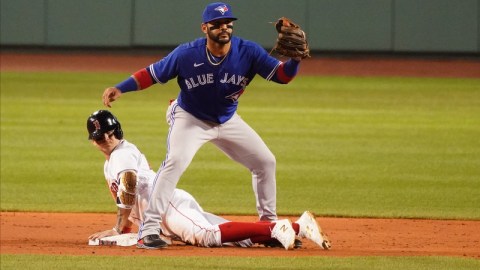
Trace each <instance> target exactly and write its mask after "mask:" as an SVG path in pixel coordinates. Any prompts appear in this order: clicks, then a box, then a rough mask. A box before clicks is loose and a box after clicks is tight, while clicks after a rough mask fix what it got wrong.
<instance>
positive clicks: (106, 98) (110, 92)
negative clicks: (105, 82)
mask: <svg viewBox="0 0 480 270" xmlns="http://www.w3.org/2000/svg"><path fill="white" fill-rule="evenodd" d="M120 95H122V92H121V91H120V89H118V88H116V87H109V88H107V89H105V91H104V92H103V96H102V99H103V105H105V106H107V107H109V108H111V107H112V105H111V103H112V102H113V101H115V100H116V99H117V98H119V97H120Z"/></svg>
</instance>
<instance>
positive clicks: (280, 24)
mask: <svg viewBox="0 0 480 270" xmlns="http://www.w3.org/2000/svg"><path fill="white" fill-rule="evenodd" d="M275 28H276V29H277V32H278V38H277V42H276V44H275V46H274V47H273V49H272V51H275V52H276V53H278V54H280V55H283V56H286V57H290V58H300V59H304V58H307V57H310V49H309V47H308V42H307V37H306V35H305V32H303V30H302V29H301V28H300V26H299V25H298V24H296V23H294V22H292V21H291V20H290V19H288V18H285V17H282V18H280V19H278V21H277V22H276V23H275Z"/></svg>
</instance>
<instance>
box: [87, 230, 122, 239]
mask: <svg viewBox="0 0 480 270" xmlns="http://www.w3.org/2000/svg"><path fill="white" fill-rule="evenodd" d="M113 235H119V233H118V232H117V231H116V230H114V229H110V230H106V231H103V232H97V233H94V234H92V235H90V236H89V237H88V239H90V240H96V239H102V238H103V237H107V236H113Z"/></svg>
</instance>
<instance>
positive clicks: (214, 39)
mask: <svg viewBox="0 0 480 270" xmlns="http://www.w3.org/2000/svg"><path fill="white" fill-rule="evenodd" d="M207 33H208V37H209V38H210V39H211V40H213V41H214V42H216V43H218V44H222V45H225V44H227V43H229V42H230V40H231V39H232V34H231V33H228V32H227V31H224V32H222V33H220V34H218V35H214V34H213V33H212V31H210V29H209V30H208V31H207ZM224 34H227V35H228V39H220V36H221V35H224Z"/></svg>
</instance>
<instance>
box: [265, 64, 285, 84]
mask: <svg viewBox="0 0 480 270" xmlns="http://www.w3.org/2000/svg"><path fill="white" fill-rule="evenodd" d="M281 64H282V62H280V61H278V63H277V65H276V66H275V68H274V69H273V70H272V72H270V74H268V76H267V78H266V80H267V81H270V80H272V77H273V75H275V72H277V69H278V67H279V66H280V65H281Z"/></svg>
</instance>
